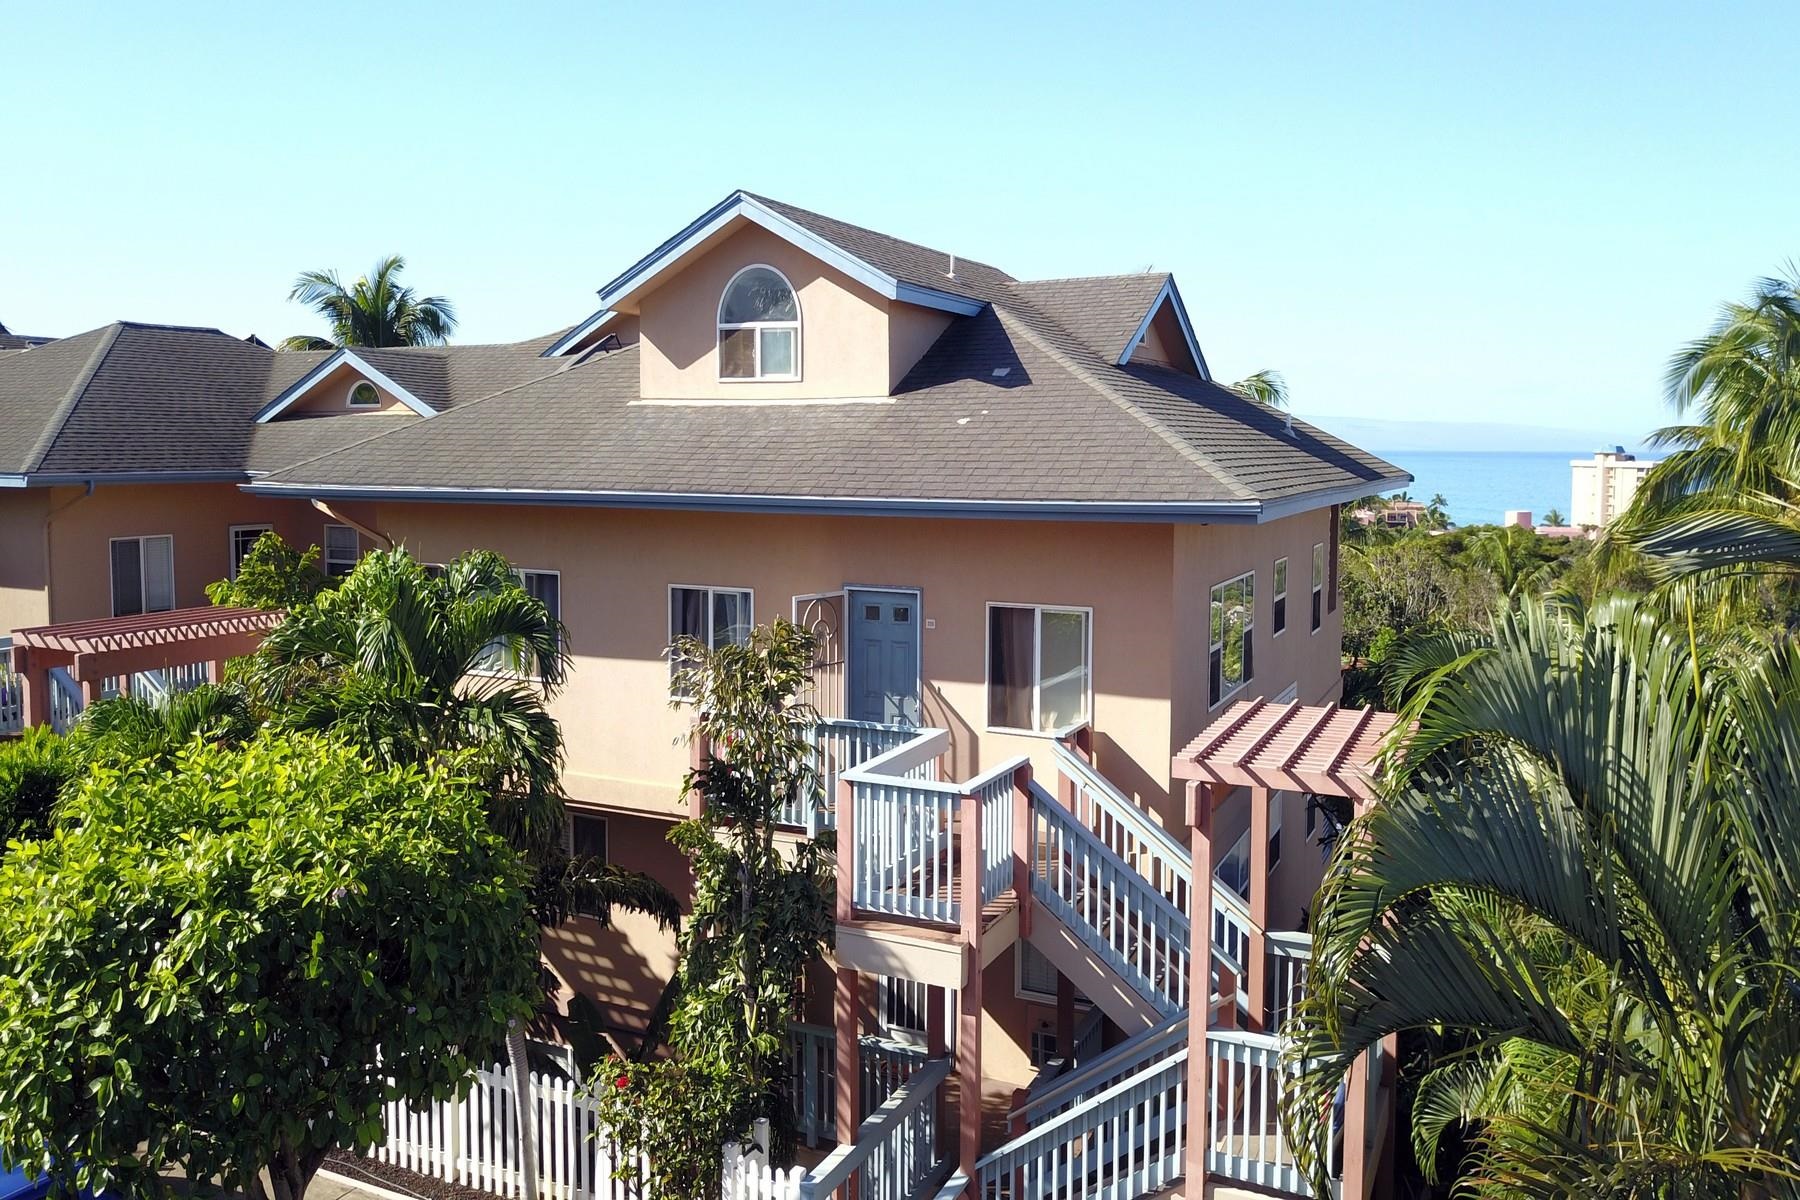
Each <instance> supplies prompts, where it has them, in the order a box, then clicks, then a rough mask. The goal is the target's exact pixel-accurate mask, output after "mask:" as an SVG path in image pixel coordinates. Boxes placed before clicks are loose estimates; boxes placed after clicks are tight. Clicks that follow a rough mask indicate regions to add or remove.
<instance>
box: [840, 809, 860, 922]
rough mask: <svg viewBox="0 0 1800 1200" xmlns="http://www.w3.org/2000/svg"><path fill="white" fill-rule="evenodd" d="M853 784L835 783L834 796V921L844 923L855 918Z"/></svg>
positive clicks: (854, 815) (854, 813) (854, 816)
mask: <svg viewBox="0 0 1800 1200" xmlns="http://www.w3.org/2000/svg"><path fill="white" fill-rule="evenodd" d="M854 792H855V785H854V784H852V783H851V782H850V781H849V780H848V779H840V780H838V796H837V919H838V924H840V925H843V924H847V923H849V922H850V921H852V920H854V919H855V918H856V805H855V804H854V803H853V802H852V801H851V796H852V795H853V794H854Z"/></svg>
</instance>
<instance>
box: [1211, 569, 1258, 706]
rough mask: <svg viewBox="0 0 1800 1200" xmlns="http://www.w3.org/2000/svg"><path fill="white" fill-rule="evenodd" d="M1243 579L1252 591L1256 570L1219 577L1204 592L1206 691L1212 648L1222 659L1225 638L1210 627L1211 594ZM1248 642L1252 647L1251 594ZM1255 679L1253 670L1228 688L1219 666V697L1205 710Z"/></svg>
mask: <svg viewBox="0 0 1800 1200" xmlns="http://www.w3.org/2000/svg"><path fill="white" fill-rule="evenodd" d="M1245 579H1248V580H1249V581H1250V588H1251V590H1252V592H1254V591H1255V589H1256V572H1255V571H1254V570H1249V571H1245V572H1243V573H1242V574H1239V575H1233V576H1232V577H1231V578H1230V579H1221V580H1219V582H1217V583H1215V584H1213V585H1212V587H1211V588H1209V589H1207V593H1206V623H1207V625H1208V626H1209V628H1208V629H1207V631H1206V639H1207V640H1206V689H1207V691H1208V692H1211V691H1212V654H1213V651H1214V650H1217V651H1219V653H1220V655H1221V661H1222V656H1223V655H1224V652H1225V639H1224V638H1223V637H1222V636H1221V635H1220V630H1219V629H1213V628H1210V626H1211V625H1212V594H1213V593H1214V592H1216V591H1218V590H1219V589H1220V588H1223V587H1230V586H1231V585H1232V584H1234V583H1238V582H1241V581H1242V580H1245ZM1219 625H1220V627H1221V628H1222V627H1223V626H1224V622H1223V621H1221V622H1219ZM1250 642H1251V645H1252V647H1254V646H1255V644H1256V600H1255V597H1254V596H1252V598H1251V601H1250ZM1255 681H1256V675H1255V674H1254V671H1253V673H1252V674H1250V675H1246V676H1245V677H1244V678H1243V679H1240V680H1238V682H1237V683H1235V684H1233V685H1232V686H1230V687H1229V688H1228V687H1226V686H1225V669H1224V667H1223V666H1221V667H1220V668H1219V698H1218V699H1217V700H1213V701H1211V702H1210V703H1209V704H1208V705H1207V706H1206V711H1207V712H1212V711H1213V710H1214V709H1216V708H1218V707H1220V706H1221V705H1223V704H1225V703H1226V702H1227V701H1229V700H1231V699H1233V698H1235V697H1236V696H1237V694H1238V693H1239V692H1241V691H1243V690H1244V689H1245V688H1247V687H1249V686H1250V685H1251V684H1252V683H1254V682H1255Z"/></svg>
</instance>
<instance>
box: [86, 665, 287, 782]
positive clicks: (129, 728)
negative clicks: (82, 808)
mask: <svg viewBox="0 0 1800 1200" xmlns="http://www.w3.org/2000/svg"><path fill="white" fill-rule="evenodd" d="M256 727H257V720H256V717H255V715H254V714H253V713H252V712H251V708H250V703H249V700H248V698H247V697H246V696H245V695H244V692H243V690H242V689H241V688H237V687H232V686H227V685H221V684H215V683H203V684H201V685H200V686H199V687H196V688H191V689H189V690H188V691H185V692H174V693H171V694H169V695H167V696H162V697H159V698H157V699H149V698H146V697H141V696H135V695H133V696H115V697H112V698H111V699H107V700H100V701H97V702H96V703H94V704H93V705H91V706H89V707H88V708H87V709H86V710H85V711H84V712H83V713H82V714H81V719H80V720H79V721H77V722H76V723H75V726H74V728H72V729H71V730H69V749H70V751H71V752H73V753H74V755H75V757H76V758H77V759H78V760H79V761H81V762H83V763H92V762H105V761H111V762H132V761H141V760H146V759H148V760H154V761H158V762H167V761H169V760H171V759H173V758H174V756H175V752H176V751H177V750H179V749H181V747H182V746H184V745H186V744H187V743H188V742H191V741H193V740H194V738H196V737H200V738H205V739H206V740H207V741H209V742H223V743H228V744H235V743H237V742H241V741H244V740H246V739H247V738H249V737H250V736H251V735H252V734H254V733H255V732H256Z"/></svg>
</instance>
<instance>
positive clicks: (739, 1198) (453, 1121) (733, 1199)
mask: <svg viewBox="0 0 1800 1200" xmlns="http://www.w3.org/2000/svg"><path fill="white" fill-rule="evenodd" d="M527 1116H528V1119H529V1120H531V1121H532V1128H533V1131H534V1132H535V1134H536V1145H537V1158H538V1195H539V1197H540V1200H639V1198H640V1197H641V1196H643V1195H644V1192H645V1187H646V1179H645V1175H646V1164H645V1163H644V1162H643V1161H642V1160H641V1159H640V1160H639V1161H637V1162H635V1163H623V1164H622V1163H621V1161H620V1159H619V1154H618V1150H617V1147H616V1146H615V1145H614V1144H613V1142H612V1141H611V1139H609V1138H605V1137H599V1136H596V1133H597V1131H598V1129H599V1113H598V1108H597V1106H596V1105H595V1104H594V1102H593V1100H592V1099H590V1098H589V1097H588V1096H587V1095H586V1094H585V1093H583V1092H582V1091H580V1090H579V1089H577V1087H576V1086H575V1085H574V1084H573V1083H571V1082H569V1081H568V1080H563V1079H555V1078H549V1077H546V1076H541V1075H536V1074H533V1075H532V1076H531V1106H530V1109H529V1112H528V1114H527ZM382 1121H383V1125H384V1126H385V1128H386V1130H387V1139H386V1140H385V1141H384V1142H383V1143H382V1144H381V1145H379V1146H377V1147H376V1148H375V1151H374V1157H375V1159H376V1160H377V1161H379V1162H384V1163H392V1164H393V1165H394V1166H397V1167H403V1168H405V1169H406V1170H408V1171H414V1172H417V1173H418V1174H420V1175H424V1176H427V1177H429V1178H432V1179H441V1180H443V1181H444V1182H446V1183H454V1184H460V1185H462V1186H463V1187H470V1188H475V1189H477V1190H479V1191H483V1192H489V1193H492V1194H493V1195H496V1196H502V1197H508V1198H509V1200H510V1198H517V1197H522V1196H524V1195H525V1172H524V1168H523V1158H524V1154H523V1148H522V1145H521V1142H520V1138H519V1134H520V1132H521V1130H520V1111H519V1105H518V1089H517V1088H516V1087H515V1086H514V1085H513V1080H512V1077H511V1076H510V1075H509V1074H508V1073H507V1072H506V1071H505V1070H503V1069H490V1070H483V1071H477V1072H476V1073H475V1077H474V1081H473V1083H472V1084H471V1086H470V1088H469V1090H468V1093H467V1094H466V1095H464V1096H462V1097H460V1098H458V1099H452V1100H442V1101H437V1102H434V1103H432V1104H430V1105H427V1106H426V1107H424V1108H421V1109H414V1108H411V1107H409V1106H408V1105H407V1104H406V1103H405V1102H404V1101H392V1102H390V1103H389V1104H388V1105H387V1106H386V1108H385V1109H384V1111H383V1113H382ZM722 1153H723V1154H724V1184H723V1187H722V1189H721V1191H720V1200H788V1198H789V1197H793V1196H796V1195H798V1194H799V1186H800V1184H799V1181H800V1179H801V1177H802V1176H803V1174H804V1172H802V1171H801V1170H800V1169H799V1168H798V1167H796V1168H793V1169H791V1170H788V1171H777V1170H774V1169H773V1168H771V1167H769V1166H768V1165H767V1161H766V1155H765V1154H764V1153H763V1152H762V1150H761V1148H759V1147H757V1146H751V1147H749V1148H748V1149H741V1148H740V1147H738V1146H736V1145H729V1146H726V1147H724V1148H723V1151H722Z"/></svg>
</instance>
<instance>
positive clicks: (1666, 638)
mask: <svg viewBox="0 0 1800 1200" xmlns="http://www.w3.org/2000/svg"><path fill="white" fill-rule="evenodd" d="M1437 650H1438V660H1439V662H1440V663H1441V664H1442V665H1441V666H1440V667H1439V669H1438V670H1437V671H1435V672H1434V673H1432V674H1431V675H1430V677H1429V678H1428V679H1427V681H1426V682H1425V683H1424V686H1423V687H1422V688H1420V689H1418V690H1417V691H1416V693H1415V696H1414V699H1413V700H1412V701H1411V702H1410V703H1409V704H1408V706H1407V707H1406V709H1405V710H1404V712H1403V716H1404V718H1405V719H1404V720H1403V721H1402V722H1401V723H1400V724H1399V725H1398V726H1397V727H1396V728H1398V729H1400V730H1402V731H1406V730H1408V729H1409V727H1410V732H1403V733H1402V735H1401V739H1400V741H1399V742H1398V743H1397V744H1396V747H1395V749H1394V751H1393V753H1392V756H1391V762H1390V763H1389V773H1388V777H1387V778H1388V785H1389V786H1388V789H1387V795H1386V796H1385V797H1384V799H1383V800H1382V801H1381V802H1380V803H1379V804H1377V805H1376V806H1374V807H1373V808H1372V810H1371V811H1370V812H1368V813H1367V814H1365V815H1364V816H1362V817H1359V818H1358V819H1357V820H1356V821H1355V822H1354V823H1353V824H1352V826H1351V827H1350V829H1349V830H1348V831H1346V833H1345V835H1344V836H1343V837H1342V838H1340V839H1339V848H1338V850H1337V852H1336V854H1335V856H1334V858H1333V860H1332V862H1331V864H1330V866H1329V868H1328V869H1327V874H1326V879H1325V882H1324V884H1323V886H1322V888H1321V890H1320V893H1319V898H1318V902H1317V907H1316V914H1317V917H1316V923H1315V926H1314V936H1315V941H1314V958H1313V964H1312V973H1311V976H1310V985H1311V988H1312V991H1311V994H1310V995H1309V997H1308V999H1307V1001H1306V1002H1305V1003H1304V1004H1303V1005H1302V1006H1301V1009H1300V1011H1299V1013H1298V1015H1297V1017H1296V1019H1295V1020H1294V1021H1293V1022H1292V1023H1291V1025H1290V1026H1289V1028H1288V1030H1287V1032H1288V1033H1289V1034H1290V1035H1291V1036H1292V1039H1293V1040H1292V1042H1291V1046H1290V1051H1289V1053H1290V1056H1291V1057H1290V1061H1291V1063H1292V1065H1293V1067H1294V1069H1295V1070H1296V1071H1297V1072H1298V1074H1299V1083H1300V1086H1299V1087H1298V1088H1297V1089H1296V1090H1295V1091H1294V1092H1293V1093H1292V1095H1291V1096H1290V1097H1289V1099H1288V1101H1287V1104H1288V1107H1287V1114H1286V1115H1287V1117H1288V1120H1289V1127H1290V1128H1292V1129H1296V1130H1301V1131H1305V1136H1304V1137H1302V1138H1301V1140H1302V1142H1303V1145H1302V1146H1300V1147H1299V1150H1300V1152H1301V1154H1302V1155H1303V1157H1304V1158H1305V1159H1306V1160H1307V1162H1308V1163H1309V1165H1310V1168H1311V1169H1312V1170H1313V1172H1314V1174H1315V1176H1317V1177H1318V1178H1319V1179H1320V1182H1321V1183H1323V1175H1324V1163H1325V1159H1326V1142H1327V1139H1328V1137H1329V1122H1326V1121H1321V1120H1319V1119H1318V1116H1319V1114H1322V1113H1324V1112H1327V1111H1329V1106H1330V1104H1331V1097H1332V1095H1333V1093H1334V1091H1335V1090H1336V1089H1337V1088H1338V1086H1339V1084H1340V1082H1341V1081H1342V1079H1343V1077H1344V1075H1345V1074H1346V1072H1347V1070H1348V1068H1349V1067H1350V1065H1351V1063H1352V1062H1353V1060H1354V1059H1355V1058H1356V1057H1357V1056H1358V1055H1360V1054H1361V1053H1362V1052H1363V1051H1364V1050H1366V1049H1367V1048H1368V1047H1370V1046H1372V1045H1373V1044H1375V1043H1376V1042H1377V1041H1379V1040H1380V1039H1381V1038H1383V1037H1385V1036H1386V1035H1388V1034H1391V1033H1396V1032H1400V1031H1407V1030H1440V1031H1448V1032H1450V1033H1452V1034H1456V1035H1459V1036H1461V1037H1462V1038H1463V1039H1464V1040H1465V1041H1466V1049H1464V1050H1463V1051H1462V1052H1461V1054H1460V1055H1459V1056H1458V1058H1457V1059H1456V1060H1454V1061H1453V1062H1451V1063H1445V1064H1440V1070H1439V1071H1437V1072H1434V1073H1433V1075H1432V1076H1429V1077H1428V1078H1427V1081H1426V1086H1425V1088H1424V1089H1423V1091H1422V1093H1421V1098H1420V1101H1419V1107H1420V1108H1421V1109H1422V1110H1423V1119H1424V1122H1425V1125H1426V1132H1427V1135H1428V1140H1429V1137H1431V1136H1435V1132H1436V1131H1441V1130H1442V1129H1443V1128H1444V1127H1445V1125H1447V1124H1449V1123H1451V1122H1453V1121H1457V1120H1469V1121H1472V1122H1473V1123H1474V1127H1475V1128H1474V1132H1475V1140H1474V1151H1473V1153H1472V1155H1471V1157H1470V1159H1469V1160H1468V1161H1467V1162H1466V1164H1465V1168H1466V1169H1465V1172H1464V1178H1463V1184H1464V1185H1465V1187H1466V1188H1467V1190H1468V1191H1469V1192H1470V1193H1472V1194H1476V1195H1483V1196H1509V1197H1512V1196H1545V1197H1549V1196H1558V1197H1561V1196H1570V1195H1579V1196H1617V1197H1627V1196H1632V1197H1636V1196H1680V1197H1712V1196H1717V1197H1721V1198H1724V1197H1740V1196H1771V1197H1773V1196H1795V1195H1800V1182H1797V1181H1800V1157H1797V1151H1796V1146H1797V1145H1800V989H1796V986H1795V982H1794V976H1795V968H1796V965H1797V964H1800V920H1797V915H1800V809H1796V806H1795V805H1794V803H1793V797H1794V795H1795V792H1796V790H1797V789H1800V654H1796V652H1795V649H1794V647H1793V646H1792V645H1788V644H1782V645H1779V646H1777V647H1776V648H1775V649H1774V650H1772V651H1769V652H1768V653H1767V654H1765V655H1764V656H1762V657H1761V658H1760V659H1758V660H1756V661H1754V662H1753V663H1750V664H1748V665H1738V666H1732V667H1727V666H1724V665H1721V664H1719V663H1715V662H1712V661H1709V660H1707V659H1705V658H1704V657H1696V655H1695V654H1694V652H1693V650H1692V649H1691V646H1690V642H1689V640H1688V638H1687V637H1686V635H1685V632H1684V631H1682V630H1681V629H1679V628H1672V627H1671V626H1670V624H1669V623H1668V622H1667V621H1666V620H1665V618H1664V617H1663V616H1662V615H1660V614H1659V613H1658V612H1657V611H1656V610H1655V609H1654V608H1653V607H1651V606H1649V605H1647V604H1644V603H1643V602H1641V601H1636V600H1614V601H1610V602H1607V603H1606V604H1603V605H1601V606H1599V607H1598V608H1596V609H1595V610H1593V611H1592V612H1591V613H1585V614H1584V613H1581V612H1579V611H1576V610H1572V609H1568V608H1558V607H1555V606H1551V605H1546V604H1544V603H1542V602H1539V601H1536V600H1530V601H1526V602H1524V603H1523V604H1521V605H1520V606H1518V607H1517V608H1514V609H1512V610H1510V611H1507V612H1503V613H1502V614H1500V615H1499V616H1498V617H1497V618H1496V621H1495V628H1494V631H1493V633H1492V635H1491V636H1489V637H1486V638H1482V639H1473V638H1470V637H1469V636H1468V635H1462V636H1460V637H1459V638H1448V639H1445V640H1444V643H1443V644H1442V645H1440V646H1439V647H1438V648H1437ZM1417 666H1418V663H1414V664H1413V667H1414V669H1416V668H1417Z"/></svg>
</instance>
